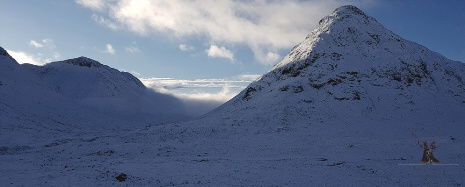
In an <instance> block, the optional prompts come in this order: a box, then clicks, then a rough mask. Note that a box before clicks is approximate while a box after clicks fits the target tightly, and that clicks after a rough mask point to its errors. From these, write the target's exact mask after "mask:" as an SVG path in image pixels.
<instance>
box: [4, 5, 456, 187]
mask: <svg viewBox="0 0 465 187" xmlns="http://www.w3.org/2000/svg"><path fill="white" fill-rule="evenodd" d="M0 54H2V52H1V51H0ZM0 58H3V59H10V57H8V56H6V57H0ZM80 60H83V59H75V60H73V62H70V63H56V64H54V63H52V64H50V65H48V66H44V68H43V69H36V68H37V67H29V68H28V71H26V70H25V69H24V68H23V69H21V68H18V67H17V66H18V65H17V64H15V63H12V62H5V63H3V64H4V65H2V66H8V68H10V70H8V71H17V73H18V74H27V76H31V77H34V79H24V80H22V78H21V76H19V75H14V74H13V75H9V76H11V78H5V80H6V81H5V82H4V81H3V80H0V81H1V82H2V83H3V85H0V93H2V92H1V91H2V90H1V89H4V88H3V87H4V85H7V84H11V83H12V82H15V81H16V82H20V81H26V82H27V81H32V80H34V81H35V82H34V81H32V82H34V83H37V84H38V86H35V85H34V84H31V83H27V84H26V83H23V84H26V85H30V86H31V87H33V88H34V89H36V87H38V88H42V89H43V88H44V87H45V88H48V89H50V90H53V93H54V94H55V95H56V97H57V101H56V102H61V100H62V99H63V100H67V99H69V98H68V97H69V95H70V94H63V93H76V92H77V93H79V94H76V95H72V97H77V98H76V99H73V100H75V101H76V102H77V103H79V106H82V107H88V105H86V101H85V99H82V98H81V97H83V98H93V97H101V96H105V97H113V94H115V95H116V96H115V97H119V96H118V95H119V94H120V93H121V92H126V91H127V90H125V89H122V90H120V91H118V90H116V89H113V87H111V86H109V87H106V88H107V89H105V90H103V91H102V92H93V93H92V94H89V93H87V92H83V93H81V92H79V90H73V87H67V86H66V84H63V83H61V82H60V81H61V79H60V77H61V74H70V75H73V72H75V71H78V70H76V69H75V68H72V67H71V66H74V65H72V64H86V65H84V66H83V67H82V68H98V67H94V66H93V65H90V67H88V65H87V64H93V63H80V62H79V61H80ZM84 60H85V61H87V60H86V59H84ZM10 66H11V67H10ZM57 66H63V67H64V68H57ZM67 66H69V67H67ZM1 68H2V69H4V68H3V67H1ZM67 68H72V69H71V70H68V69H67ZM2 69H0V73H2V74H3V73H4V72H3V71H5V70H2ZM47 69H49V70H47ZM95 71H96V72H101V71H100V70H97V69H96V70H95ZM43 74H45V75H43ZM93 75H94V74H93ZM15 76H17V77H15ZM74 76H75V77H80V75H74ZM86 77H87V76H86ZM82 78H85V77H82ZM2 79H3V77H2ZM122 79H123V80H125V81H128V82H131V80H132V79H130V78H122ZM464 79H465V65H464V64H463V63H461V62H454V61H451V60H449V59H447V58H445V57H443V56H442V55H440V54H438V53H435V52H432V51H430V50H428V49H427V48H425V47H423V46H421V45H419V44H417V43H414V42H411V41H408V40H405V39H403V38H401V37H400V36H398V35H396V34H394V33H392V32H391V31H389V30H388V29H386V28H384V27H383V26H382V25H381V24H380V23H378V22H377V21H376V20H375V19H374V18H372V17H370V16H368V15H366V14H364V13H363V12H362V11H361V10H359V9H358V8H356V7H354V6H343V7H340V8H338V9H336V10H335V11H334V12H333V13H332V14H330V15H329V16H327V17H325V18H323V19H322V20H321V21H320V25H319V26H318V27H317V28H316V29H315V30H314V31H313V32H312V33H310V34H309V35H308V37H307V38H306V39H305V40H304V41H303V42H302V43H301V44H299V45H297V46H296V47H294V48H293V49H292V50H291V52H290V53H289V54H288V55H287V56H286V57H285V58H284V59H283V60H282V61H281V62H280V63H278V64H277V65H276V66H275V67H273V69H271V70H270V71H269V72H268V73H266V74H265V75H263V76H262V77H260V78H259V79H258V80H256V81H255V82H253V83H252V84H250V85H249V86H248V87H247V88H246V89H245V90H244V91H242V92H241V93H240V94H238V95H237V96H236V97H235V98H233V99H231V100H230V101H228V102H227V103H225V104H224V105H222V106H220V107H218V108H217V109H215V110H213V111H212V112H210V113H208V114H206V115H204V116H203V117H201V118H199V119H196V120H193V121H189V122H183V123H172V124H157V125H152V126H148V127H146V128H139V129H133V130H127V131H119V130H106V131H102V132H92V131H90V132H89V131H71V132H64V131H63V132H61V131H60V132H61V135H62V136H56V135H55V136H51V137H50V138H48V139H45V138H44V139H42V140H43V141H34V142H31V141H24V142H20V141H19V140H18V141H17V142H15V144H13V143H10V144H7V143H4V139H5V138H2V145H0V160H2V161H1V162H2V164H1V165H2V166H3V167H1V169H0V172H1V173H5V175H2V176H1V177H0V180H1V181H3V182H5V184H9V185H13V186H14V185H18V186H19V185H32V184H34V185H37V184H42V185H52V186H63V185H72V186H88V185H92V186H98V185H103V186H108V185H121V186H125V185H135V186H341V185H342V186H378V185H379V186H462V185H464V179H463V176H464V175H465V169H464V167H463V166H464V164H465V163H464V161H463V158H464V157H465V150H464V149H463V147H464V145H465V139H464V138H463V137H464V132H465V125H464V124H465V115H464V114H465V87H464V84H463V80H464ZM98 80H102V79H98ZM112 80H114V79H112ZM41 82H48V83H52V84H49V85H47V86H44V85H41ZM95 82H98V83H97V84H100V83H102V84H103V85H111V84H107V83H105V80H102V82H99V81H95ZM56 85H59V86H60V87H59V88H58V87H56ZM123 85H124V84H123ZM131 85H132V84H131ZM133 86H135V87H137V84H134V85H133ZM82 87H85V86H82ZM135 87H131V86H128V87H127V88H131V89H135V90H137V89H136V88H135ZM85 88H87V87H85ZM8 89H9V88H8ZM17 89H19V88H17ZM24 89H25V90H18V92H21V94H23V93H22V92H25V91H26V88H24ZM131 92H133V91H131ZM134 92H136V93H131V94H130V95H134V94H137V93H138V92H137V91H134ZM25 94H28V93H25ZM30 95H31V96H33V94H30ZM55 95H54V96H55ZM64 95H68V96H64ZM121 95H124V94H121ZM121 97H122V96H121ZM1 101H2V102H5V101H4V100H1ZM18 102H19V101H18ZM102 102H104V103H105V104H108V103H111V102H107V101H105V100H104V101H102ZM37 105H40V103H38V104H37ZM5 106H6V105H5ZM31 110H32V109H31ZM52 110H55V109H50V111H52ZM3 111H4V110H3ZM3 111H2V114H4V112H3ZM57 114H60V113H59V111H58V112H57ZM8 116H12V117H10V119H8V120H5V121H4V122H10V121H14V120H15V119H19V118H20V117H19V116H16V118H14V117H15V116H13V115H10V114H9V115H8ZM30 119H31V120H32V119H34V120H36V118H33V117H31V118H30ZM97 119H98V118H97ZM33 123H36V122H31V123H30V124H25V125H23V127H24V128H25V129H27V128H28V125H31V124H33ZM47 123H48V122H44V123H43V124H47ZM67 125H68V124H63V126H67ZM69 125H70V126H71V125H73V124H69ZM47 127H48V128H49V129H47V130H43V131H42V132H51V131H52V130H53V129H57V128H58V127H59V126H57V127H51V126H47ZM2 128H3V129H2V130H8V128H10V127H9V126H4V125H3V124H2ZM11 128H12V127H11ZM409 130H414V131H415V132H416V134H417V135H418V137H419V138H422V139H423V140H424V139H426V140H428V142H431V141H433V140H436V141H437V142H438V143H439V147H438V148H437V149H436V151H435V152H434V153H435V154H434V156H435V157H436V158H437V159H439V160H441V161H443V162H444V163H443V164H437V165H433V164H421V163H420V160H421V157H422V153H423V149H422V148H420V146H419V145H418V144H417V139H416V138H415V137H413V136H412V135H411V134H410V133H409ZM25 131H27V130H25ZM8 134H9V133H8V132H5V131H2V137H3V136H5V135H8ZM50 134H51V133H50ZM67 134H69V135H68V136H67Z"/></svg>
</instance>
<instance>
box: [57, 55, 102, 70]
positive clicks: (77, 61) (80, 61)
mask: <svg viewBox="0 0 465 187" xmlns="http://www.w3.org/2000/svg"><path fill="white" fill-rule="evenodd" d="M63 62H64V63H68V64H73V65H77V66H84V67H89V68H90V67H97V68H98V67H103V65H102V64H101V63H100V62H98V61H96V60H93V59H91V58H87V57H84V56H81V57H78V58H73V59H69V60H65V61H63Z"/></svg>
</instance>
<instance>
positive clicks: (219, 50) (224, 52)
mask: <svg viewBox="0 0 465 187" xmlns="http://www.w3.org/2000/svg"><path fill="white" fill-rule="evenodd" d="M205 52H206V53H207V55H208V56H209V57H219V58H227V59H229V60H231V61H233V60H234V54H233V53H232V52H231V51H230V50H228V49H226V48H225V47H224V46H222V47H218V46H216V45H210V48H209V49H206V50H205Z"/></svg>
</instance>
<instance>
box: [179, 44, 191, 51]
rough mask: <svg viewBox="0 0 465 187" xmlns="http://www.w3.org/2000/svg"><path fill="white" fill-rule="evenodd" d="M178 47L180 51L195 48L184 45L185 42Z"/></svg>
mask: <svg viewBox="0 0 465 187" xmlns="http://www.w3.org/2000/svg"><path fill="white" fill-rule="evenodd" d="M179 49H181V51H193V50H195V47H194V46H189V45H186V44H181V45H179Z"/></svg>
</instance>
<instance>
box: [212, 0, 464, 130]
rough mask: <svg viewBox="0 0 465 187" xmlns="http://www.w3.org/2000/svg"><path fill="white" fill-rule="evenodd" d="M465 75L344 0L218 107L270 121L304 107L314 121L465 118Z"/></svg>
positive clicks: (460, 67) (461, 68) (456, 64)
mask: <svg viewBox="0 0 465 187" xmlns="http://www.w3.org/2000/svg"><path fill="white" fill-rule="evenodd" d="M463 80H465V64H463V63H461V62H454V61H451V60H449V59H446V58H445V57H444V56H442V55H440V54H438V53H436V52H432V51H430V50H429V49H427V48H425V47H423V46H421V45H419V44H417V43H415V42H411V41H408V40H405V39H403V38H401V37H399V36H398V35H396V34H394V33H392V32H391V31H390V30H388V29H386V28H384V27H383V26H382V25H381V24H380V23H378V22H377V21H376V20H375V19H374V18H372V17H369V16H367V15H365V14H364V13H363V12H362V11H361V10H359V9H358V8H356V7H353V6H344V7H341V8H338V9H337V10H336V11H335V12H333V13H332V14H330V15H329V16H327V17H325V18H323V19H321V20H320V25H319V26H318V27H317V28H316V29H315V30H314V31H313V32H312V33H310V34H309V35H308V36H307V38H306V39H305V40H304V41H303V42H302V43H300V44H299V45H297V46H295V47H294V48H293V49H292V50H291V52H290V53H289V54H288V55H287V56H286V57H284V59H283V60H282V61H281V62H280V63H278V64H277V65H276V66H274V67H273V69H272V70H271V71H270V72H268V73H266V74H265V75H263V76H262V77H261V78H259V79H258V80H256V81H255V82H254V83H252V84H251V85H249V86H248V87H247V88H246V89H245V90H244V91H242V92H241V93H240V94H239V95H237V96H236V97H235V98H233V99H232V100H231V101H229V102H228V103H226V104H224V105H223V106H221V107H219V108H218V109H217V110H216V111H214V112H213V113H215V114H218V115H230V116H234V115H239V116H244V114H243V113H246V114H251V115H247V116H250V117H252V118H254V117H255V116H263V115H269V116H273V117H272V119H270V121H271V122H276V121H279V120H281V119H282V120H286V119H285V118H286V115H290V114H292V115H294V116H297V117H298V116H299V115H298V114H297V113H301V114H302V115H301V116H300V117H303V116H305V117H310V118H311V119H312V120H313V121H319V120H322V119H327V118H328V117H329V118H341V119H357V118H360V117H368V118H392V117H396V118H400V117H402V118H405V119H410V117H412V118H411V119H412V120H417V119H416V118H418V117H420V116H424V117H426V118H427V119H428V120H430V118H432V119H431V120H434V119H441V120H442V117H446V118H452V117H453V118H460V119H463V118H462V117H463V115H462V114H463V113H461V112H459V111H464V107H465V86H464V82H463ZM247 108H253V109H252V110H245V109H247ZM283 111H288V112H283ZM452 111H455V112H452ZM445 113H448V114H445ZM212 115H214V114H212ZM438 115H444V116H442V117H439V116H438ZM447 115H450V116H447ZM250 120H251V119H250ZM441 120H440V121H441ZM438 122H439V121H438Z"/></svg>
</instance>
